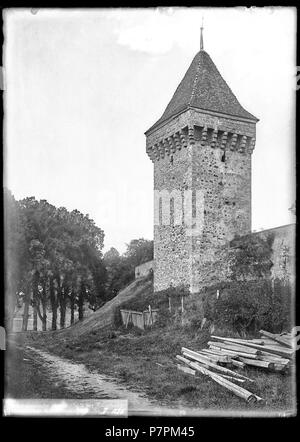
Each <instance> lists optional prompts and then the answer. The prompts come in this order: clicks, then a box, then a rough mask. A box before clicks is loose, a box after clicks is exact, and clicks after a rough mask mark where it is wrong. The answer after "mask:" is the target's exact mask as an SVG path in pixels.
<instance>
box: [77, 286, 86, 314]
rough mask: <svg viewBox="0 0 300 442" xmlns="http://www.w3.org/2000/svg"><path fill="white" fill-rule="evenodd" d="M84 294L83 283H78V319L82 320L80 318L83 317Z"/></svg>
mask: <svg viewBox="0 0 300 442" xmlns="http://www.w3.org/2000/svg"><path fill="white" fill-rule="evenodd" d="M84 295H85V285H84V283H83V282H82V283H81V285H80V291H79V299H78V319H79V321H82V319H83V302H84Z"/></svg>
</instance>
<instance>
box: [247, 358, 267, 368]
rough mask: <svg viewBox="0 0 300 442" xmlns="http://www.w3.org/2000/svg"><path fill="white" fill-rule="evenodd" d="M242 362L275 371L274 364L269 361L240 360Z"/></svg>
mask: <svg viewBox="0 0 300 442" xmlns="http://www.w3.org/2000/svg"><path fill="white" fill-rule="evenodd" d="M239 360H240V361H242V362H244V364H247V365H251V366H253V367H261V368H269V369H274V363H273V362H269V361H258V360H255V361H254V360H253V359H247V358H239Z"/></svg>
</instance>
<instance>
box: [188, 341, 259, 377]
mask: <svg viewBox="0 0 300 442" xmlns="http://www.w3.org/2000/svg"><path fill="white" fill-rule="evenodd" d="M185 350H187V352H186V351H185ZM182 351H183V353H184V355H185V356H187V357H189V358H191V359H194V360H196V361H197V362H201V363H202V364H205V365H207V366H208V367H211V368H214V369H215V370H217V371H220V372H221V373H225V374H229V375H230V374H232V375H234V376H238V377H240V378H243V379H247V380H250V381H251V382H253V381H252V379H249V378H247V377H246V376H244V375H242V374H240V373H236V372H235V371H232V370H230V369H229V368H225V367H221V366H220V365H216V364H214V363H213V362H210V361H209V360H208V359H207V358H205V357H204V356H200V355H199V356H198V355H197V354H195V355H193V353H196V352H193V351H192V350H190V351H189V350H188V349H185V348H184V347H182ZM196 358H197V359H196ZM201 359H202V360H201Z"/></svg>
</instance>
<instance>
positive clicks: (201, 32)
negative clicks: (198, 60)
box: [200, 16, 204, 51]
mask: <svg viewBox="0 0 300 442" xmlns="http://www.w3.org/2000/svg"><path fill="white" fill-rule="evenodd" d="M203 47H204V45H203V16H202V24H201V28H200V51H203Z"/></svg>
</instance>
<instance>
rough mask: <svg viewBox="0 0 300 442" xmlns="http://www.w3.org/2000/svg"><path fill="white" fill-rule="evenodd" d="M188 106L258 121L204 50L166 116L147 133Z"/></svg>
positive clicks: (187, 75) (178, 88)
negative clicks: (241, 102) (240, 101)
mask: <svg viewBox="0 0 300 442" xmlns="http://www.w3.org/2000/svg"><path fill="white" fill-rule="evenodd" d="M189 107H196V108H198V109H202V110H206V111H213V112H218V113H222V114H226V115H232V116H235V117H242V118H247V119H249V120H252V121H255V122H257V121H258V118H256V117H255V116H254V115H252V114H250V113H249V112H247V111H246V110H245V109H244V108H243V107H242V106H241V105H240V103H239V102H238V100H237V98H236V96H235V95H234V93H233V92H232V90H231V89H230V87H229V86H228V84H227V83H226V81H225V80H224V79H223V78H222V76H221V74H220V72H219V71H218V69H217V67H216V65H215V64H214V62H213V61H212V59H211V58H210V56H209V55H208V53H207V52H205V51H204V50H200V51H199V52H198V53H197V54H196V56H195V57H194V59H193V61H192V63H191V65H190V67H189V68H188V70H187V72H186V74H185V76H184V77H183V80H182V81H181V83H180V84H179V86H178V87H177V89H176V91H175V93H174V95H173V97H172V99H171V101H170V103H169V104H168V106H167V107H166V110H165V111H164V113H163V115H162V116H161V118H160V119H159V120H158V121H157V122H156V123H155V124H154V125H153V126H152V127H151V128H150V129H148V131H147V132H149V131H150V130H151V129H154V128H155V127H156V126H158V125H159V124H160V123H162V122H164V121H166V120H168V119H169V118H171V117H173V116H175V115H177V114H179V113H181V112H183V111H185V110H186V109H188V108H189Z"/></svg>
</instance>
